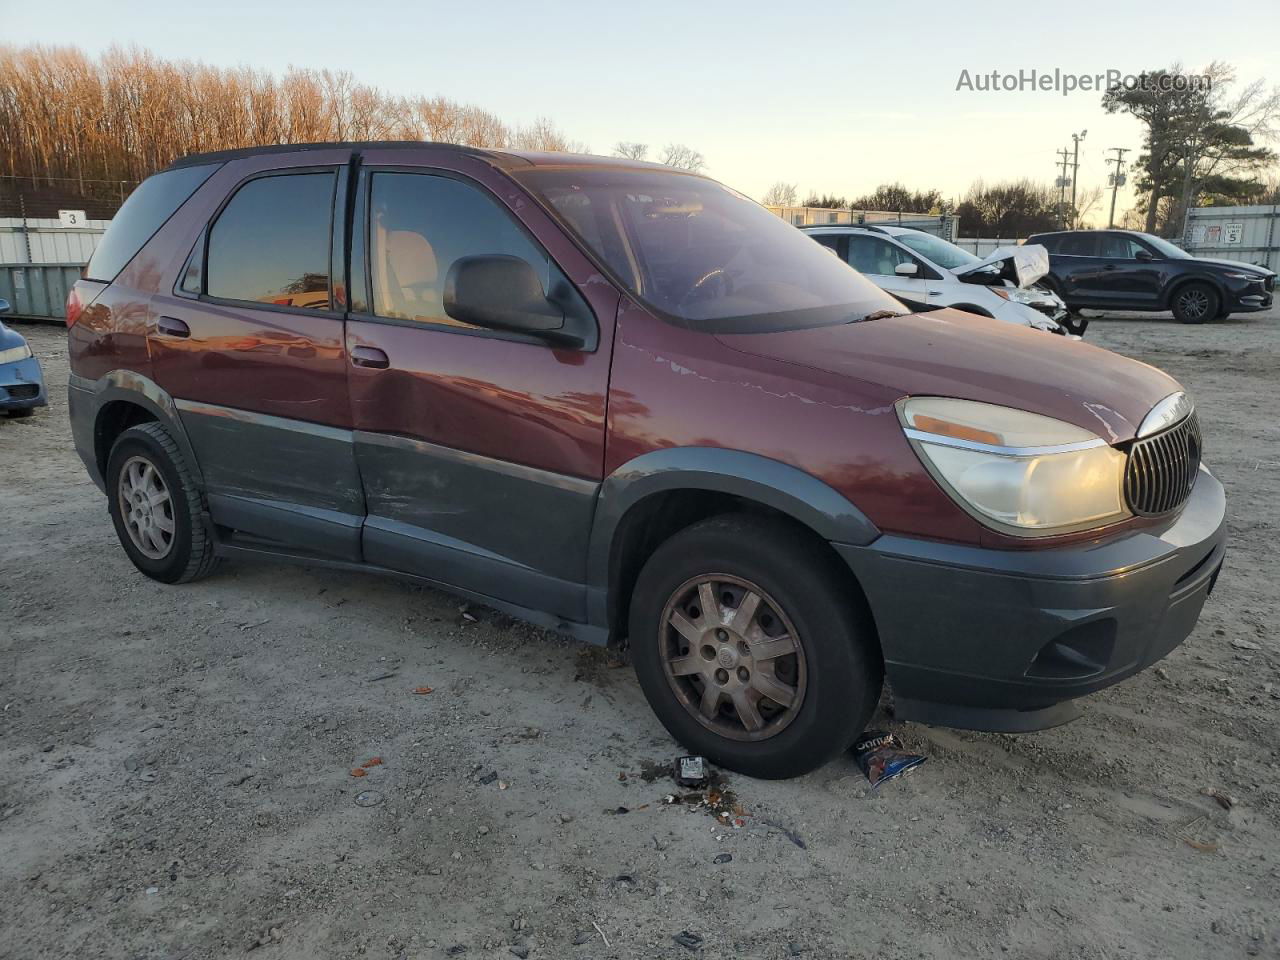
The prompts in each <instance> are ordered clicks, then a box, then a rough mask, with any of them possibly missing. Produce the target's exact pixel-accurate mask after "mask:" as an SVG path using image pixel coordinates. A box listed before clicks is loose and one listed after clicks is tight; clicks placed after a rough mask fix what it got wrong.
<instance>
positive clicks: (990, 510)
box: [898, 397, 1128, 537]
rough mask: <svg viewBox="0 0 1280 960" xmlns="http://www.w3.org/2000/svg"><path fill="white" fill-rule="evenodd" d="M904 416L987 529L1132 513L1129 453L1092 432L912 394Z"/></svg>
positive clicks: (922, 448)
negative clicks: (1127, 491)
mask: <svg viewBox="0 0 1280 960" xmlns="http://www.w3.org/2000/svg"><path fill="white" fill-rule="evenodd" d="M898 415H899V418H900V419H901V420H902V424H903V427H904V428H905V430H906V433H907V436H908V437H909V438H910V439H911V443H912V446H914V447H915V449H916V452H917V453H919V454H920V458H921V460H922V461H923V462H924V464H925V466H926V467H928V468H929V471H930V473H932V474H933V476H934V478H935V479H937V480H938V481H939V483H940V484H941V485H942V487H943V488H944V489H945V490H946V491H947V492H948V493H950V494H951V496H952V497H954V498H955V500H956V501H957V502H958V503H959V504H960V506H962V507H964V508H965V509H966V510H967V511H968V512H969V513H971V514H973V515H974V516H975V517H976V518H977V519H978V520H980V521H982V522H983V523H985V524H986V525H987V526H990V527H994V528H995V529H997V530H1001V531H1003V532H1005V533H1011V534H1014V535H1017V536H1023V537H1035V536H1049V535H1051V534H1055V533H1067V532H1070V531H1072V530H1082V529H1087V528H1089V527H1096V526H1100V525H1102V524H1103V523H1110V522H1114V521H1116V520H1120V519H1123V518H1124V517H1126V516H1128V509H1127V508H1126V507H1125V503H1124V496H1123V492H1122V491H1123V482H1124V469H1125V461H1126V458H1125V455H1124V454H1123V453H1121V452H1120V451H1118V450H1115V449H1114V448H1112V447H1110V446H1108V445H1107V442H1106V441H1105V440H1103V439H1102V438H1101V437H1098V436H1096V435H1094V434H1092V433H1090V432H1089V431H1088V430H1084V429H1082V428H1080V427H1077V426H1074V425H1072V424H1069V423H1063V422H1062V421H1061V420H1054V419H1053V418H1051V417H1043V416H1040V415H1039V414H1035V413H1027V412H1026V411H1024V410H1015V409H1013V408H1012V407H1001V406H997V405H995V404H991V403H977V402H975V401H972V400H954V399H951V398H947V397H909V398H907V399H906V400H902V401H899V403H898Z"/></svg>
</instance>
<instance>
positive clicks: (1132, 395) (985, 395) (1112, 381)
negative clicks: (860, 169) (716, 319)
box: [717, 308, 1181, 443]
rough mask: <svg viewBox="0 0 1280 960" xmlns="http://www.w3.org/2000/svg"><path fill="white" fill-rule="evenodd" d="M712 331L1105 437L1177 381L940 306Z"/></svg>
mask: <svg viewBox="0 0 1280 960" xmlns="http://www.w3.org/2000/svg"><path fill="white" fill-rule="evenodd" d="M717 338H718V339H719V341H720V342H721V343H723V344H724V345H725V346H727V347H729V348H730V349H733V350H738V351H740V352H742V353H747V354H752V355H754V356H758V357H767V358H770V359H774V360H778V361H782V362H786V363H789V364H796V365H799V366H802V367H808V368H810V369H812V370H819V371H824V372H826V373H829V374H835V375H837V376H840V377H847V378H851V379H856V380H859V381H862V382H863V383H867V384H873V385H876V386H879V387H883V388H887V389H889V390H890V391H892V392H895V393H897V394H899V396H942V397H958V398H961V399H965V400H978V401H981V402H983V403H996V404H1001V405H1003V406H1007V407H1016V408H1018V409H1020V410H1028V411H1030V412H1032V413H1040V414H1043V415H1045V416H1049V417H1056V418H1057V419H1059V420H1064V421H1066V422H1067V423H1073V424H1075V425H1077V426H1079V427H1083V428H1084V429H1086V430H1090V431H1092V432H1093V433H1095V434H1097V435H1098V436H1100V437H1102V438H1103V439H1104V440H1106V441H1107V442H1108V443H1121V442H1123V441H1126V440H1131V439H1133V438H1134V437H1135V436H1136V435H1137V431H1138V425H1139V424H1141V423H1142V419H1143V417H1145V416H1146V415H1147V413H1149V412H1150V410H1151V408H1152V407H1154V406H1155V405H1156V403H1157V402H1159V401H1160V400H1163V399H1164V398H1165V397H1167V396H1169V394H1171V393H1175V392H1177V391H1178V390H1180V389H1181V387H1180V386H1179V384H1178V382H1177V381H1176V380H1174V379H1173V378H1172V377H1170V376H1169V375H1168V374H1166V373H1164V372H1162V371H1160V370H1157V369H1156V368H1155V367H1152V366H1148V365H1147V364H1145V363H1140V362H1138V361H1137V360H1130V359H1129V358H1127V357H1122V356H1120V355H1119V354H1116V353H1112V352H1111V351H1109V350H1103V349H1101V348H1099V347H1095V346H1093V345H1092V344H1088V343H1085V342H1083V341H1080V340H1069V339H1067V338H1066V337H1051V336H1045V335H1044V334H1043V333H1041V332H1040V331H1038V330H1032V329H1030V328H1027V327H1020V326H1016V325H1014V324H1009V323H1001V322H1000V321H998V320H991V319H989V318H986V317H976V316H974V315H972V314H968V313H963V312H961V311H958V310H951V309H946V308H944V309H941V310H931V311H929V312H928V313H919V314H908V315H905V316H899V317H886V318H883V319H879V320H872V321H867V322H863V323H847V324H841V325H839V326H829V327H815V328H811V329H808V330H791V331H786V332H782V333H751V334H718V335H717Z"/></svg>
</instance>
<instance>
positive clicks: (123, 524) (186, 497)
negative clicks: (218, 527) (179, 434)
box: [106, 422, 218, 583]
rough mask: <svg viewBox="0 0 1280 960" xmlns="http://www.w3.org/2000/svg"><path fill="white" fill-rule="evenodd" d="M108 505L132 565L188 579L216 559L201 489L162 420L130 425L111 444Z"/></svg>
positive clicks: (164, 578) (154, 574) (166, 577)
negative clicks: (161, 423) (161, 424)
mask: <svg viewBox="0 0 1280 960" xmlns="http://www.w3.org/2000/svg"><path fill="white" fill-rule="evenodd" d="M106 487H107V509H108V510H109V511H110V513H111V522H112V523H113V524H114V525H115V528H116V536H118V537H119V538H120V545H121V546H122V547H124V551H125V553H127V554H128V555H129V559H130V560H132V561H133V565H134V566H135V567H137V568H138V569H139V570H141V571H142V572H143V573H145V574H146V575H147V576H148V577H150V578H151V579H153V580H159V581H160V582H161V583H189V582H190V581H192V580H198V579H200V578H201V577H204V576H208V574H209V573H210V572H212V570H213V568H214V566H215V565H216V564H217V559H218V558H217V556H216V555H215V553H214V549H213V539H212V537H211V536H210V533H209V531H208V529H206V526H205V522H204V509H203V505H202V503H201V498H200V489H199V487H198V486H197V485H196V482H195V480H194V478H193V477H192V476H191V472H190V471H189V470H188V469H187V466H186V463H185V462H184V461H183V459H182V452H181V451H180V450H179V449H178V445H177V443H175V442H174V439H173V437H171V436H170V435H169V433H168V431H166V430H165V429H164V427H162V426H160V424H158V423H154V422H153V423H141V424H138V425H137V426H134V427H130V428H129V429H128V430H125V431H124V432H123V433H121V434H120V436H119V437H118V438H117V439H116V442H115V444H114V445H113V446H112V447H111V455H110V456H109V457H108V458H107V472H106Z"/></svg>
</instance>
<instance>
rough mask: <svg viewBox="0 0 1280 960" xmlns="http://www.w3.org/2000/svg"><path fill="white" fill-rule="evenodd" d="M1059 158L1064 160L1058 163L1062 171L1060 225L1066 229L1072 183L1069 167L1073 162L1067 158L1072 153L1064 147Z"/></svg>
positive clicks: (1059, 200) (1059, 153) (1059, 192)
mask: <svg viewBox="0 0 1280 960" xmlns="http://www.w3.org/2000/svg"><path fill="white" fill-rule="evenodd" d="M1058 156H1060V157H1061V158H1062V159H1061V160H1059V161H1058V167H1059V168H1060V170H1061V172H1060V173H1059V174H1058V225H1059V226H1061V227H1064V228H1065V227H1066V225H1067V184H1068V183H1069V182H1070V181H1069V180H1068V178H1067V167H1069V166H1070V165H1071V161H1070V160H1068V159H1067V157H1069V156H1071V151H1070V150H1068V149H1067V148H1066V147H1063V148H1062V149H1061V150H1059V151H1058Z"/></svg>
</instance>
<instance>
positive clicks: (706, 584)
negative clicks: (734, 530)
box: [658, 574, 807, 740]
mask: <svg viewBox="0 0 1280 960" xmlns="http://www.w3.org/2000/svg"><path fill="white" fill-rule="evenodd" d="M658 645H659V652H660V654H661V658H662V665H663V672H664V674H665V675H666V678H667V682H668V684H670V686H671V689H672V690H673V691H674V693H675V694H676V697H677V699H678V700H679V701H680V703H681V705H682V706H683V707H684V708H685V710H686V711H687V712H688V713H689V714H690V716H692V717H693V718H694V719H696V720H697V721H698V722H699V723H700V724H702V725H703V726H704V727H706V728H708V729H709V730H712V731H713V732H715V733H717V734H719V735H720V736H723V737H728V738H730V739H733V740H766V739H768V738H770V737H773V736H776V735H777V734H778V733H780V732H781V731H782V730H784V729H785V728H786V727H787V725H788V724H790V723H791V721H792V720H793V719H794V718H795V717H796V715H797V713H798V712H799V710H800V707H801V705H802V704H803V703H804V697H805V688H806V680H807V668H806V665H805V656H804V644H803V642H802V639H801V637H800V635H799V634H798V633H797V631H796V629H795V626H794V624H793V623H792V621H791V620H790V618H789V617H788V616H787V614H786V612H785V611H784V610H783V609H782V608H781V606H779V605H778V603H777V602H776V601H775V600H774V599H773V598H772V597H771V596H770V595H769V594H768V593H767V592H765V591H764V590H763V589H762V588H760V587H759V586H758V585H756V584H754V583H751V582H750V581H748V580H744V579H742V578H741V577H734V576H730V575H728V574H708V575H704V576H698V577H694V578H693V579H690V580H687V581H685V582H684V583H683V584H681V585H680V586H679V587H678V588H677V589H676V590H675V592H674V593H672V594H671V597H670V599H668V601H667V604H666V607H665V608H664V609H663V611H662V618H661V620H660V621H659V627H658Z"/></svg>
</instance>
